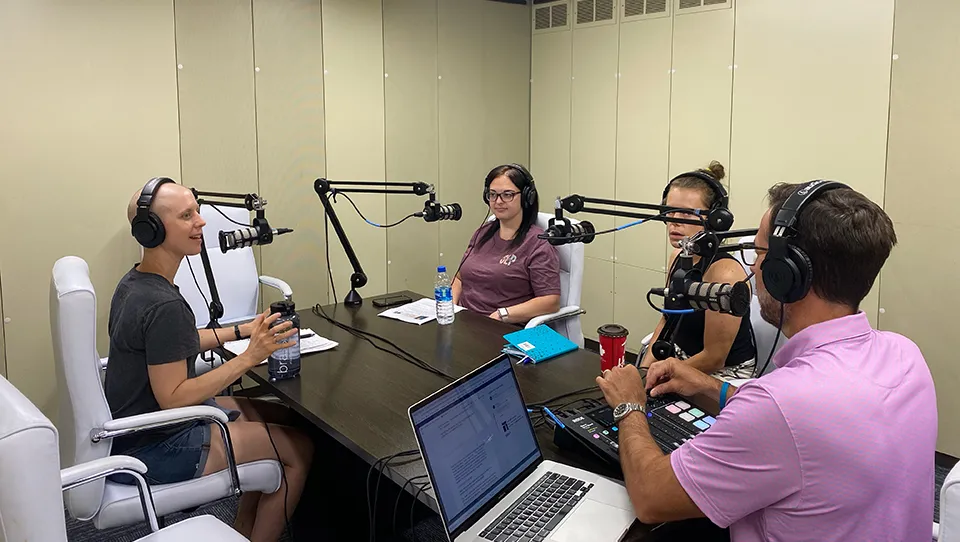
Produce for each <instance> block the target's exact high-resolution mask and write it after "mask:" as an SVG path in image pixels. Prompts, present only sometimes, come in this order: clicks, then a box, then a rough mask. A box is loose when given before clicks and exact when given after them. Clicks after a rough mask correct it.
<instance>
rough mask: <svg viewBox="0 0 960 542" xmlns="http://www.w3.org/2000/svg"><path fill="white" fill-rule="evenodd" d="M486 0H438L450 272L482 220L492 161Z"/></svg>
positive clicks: (444, 252) (444, 234) (443, 256)
mask: <svg viewBox="0 0 960 542" xmlns="http://www.w3.org/2000/svg"><path fill="white" fill-rule="evenodd" d="M485 3H486V2H476V1H474V0H444V1H442V2H440V3H439V46H438V51H439V71H440V74H439V76H438V77H440V79H439V83H440V84H439V114H440V119H439V126H440V184H439V199H440V200H441V201H443V202H444V203H446V202H457V203H460V205H462V206H463V218H461V220H459V221H457V222H453V221H443V222H441V223H440V263H441V264H443V265H446V266H447V271H448V272H450V273H454V272H455V271H456V269H457V266H458V265H459V264H460V259H461V257H462V256H463V254H464V251H465V250H466V248H467V243H468V242H469V240H470V236H471V235H472V234H473V232H474V230H476V229H477V228H478V227H479V226H480V223H481V222H482V221H483V218H484V215H485V214H486V212H487V207H486V206H484V205H483V203H482V202H481V195H482V194H483V178H484V176H485V175H486V174H487V171H489V170H490V169H491V168H492V167H493V166H495V165H496V164H491V163H490V162H489V160H488V159H487V157H486V156H485V155H484V147H483V145H484V141H485V138H486V136H485V129H486V122H485V119H484V116H485V115H486V114H487V112H486V111H484V110H483V109H482V107H481V104H483V103H484V81H483V78H484V75H485V74H484V73H483V64H484V60H483V57H484V54H483V44H484V41H485V39H486V38H485V37H484V22H483V21H484V9H485V6H484V4H485Z"/></svg>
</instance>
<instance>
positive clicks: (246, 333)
mask: <svg viewBox="0 0 960 542" xmlns="http://www.w3.org/2000/svg"><path fill="white" fill-rule="evenodd" d="M255 321H256V320H254V321H252V322H247V323H245V324H240V325H239V326H237V327H239V328H240V336H241V337H244V338H250V336H252V335H253V322H255Z"/></svg>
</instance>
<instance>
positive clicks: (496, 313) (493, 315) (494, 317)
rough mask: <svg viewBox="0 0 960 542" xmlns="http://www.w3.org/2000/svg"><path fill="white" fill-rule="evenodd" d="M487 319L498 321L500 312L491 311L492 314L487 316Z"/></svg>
mask: <svg viewBox="0 0 960 542" xmlns="http://www.w3.org/2000/svg"><path fill="white" fill-rule="evenodd" d="M488 318H493V319H494V320H499V319H500V311H493V312H491V313H490V315H489V316H488Z"/></svg>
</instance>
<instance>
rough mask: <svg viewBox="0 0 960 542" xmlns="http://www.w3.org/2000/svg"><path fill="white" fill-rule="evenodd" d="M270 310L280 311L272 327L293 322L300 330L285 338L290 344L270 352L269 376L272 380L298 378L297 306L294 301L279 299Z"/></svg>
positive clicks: (298, 320) (298, 335)
mask: <svg viewBox="0 0 960 542" xmlns="http://www.w3.org/2000/svg"><path fill="white" fill-rule="evenodd" d="M270 312H271V313H274V312H278V313H280V318H277V320H276V321H275V322H274V323H273V326H271V327H274V326H278V325H280V324H282V323H284V322H293V327H295V328H297V329H298V331H297V333H295V334H294V335H293V336H292V337H290V338H288V339H284V344H289V346H286V347H284V348H281V349H279V350H277V351H275V352H274V353H273V354H270V358H269V359H267V376H269V377H270V381H271V382H276V381H277V380H286V379H287V378H296V377H298V376H300V332H299V329H300V316H299V315H298V314H297V307H296V305H295V304H294V303H293V301H277V302H276V303H271V304H270Z"/></svg>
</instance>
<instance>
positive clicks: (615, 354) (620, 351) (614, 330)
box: [597, 324, 630, 374]
mask: <svg viewBox="0 0 960 542" xmlns="http://www.w3.org/2000/svg"><path fill="white" fill-rule="evenodd" d="M629 333H630V332H629V331H627V328H625V327H623V326H621V325H619V324H605V325H602V326H600V327H599V328H597V335H598V336H599V337H600V373H601V374H603V372H604V371H606V370H607V369H613V368H614V367H623V363H624V354H626V348H627V335H628V334H629Z"/></svg>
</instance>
